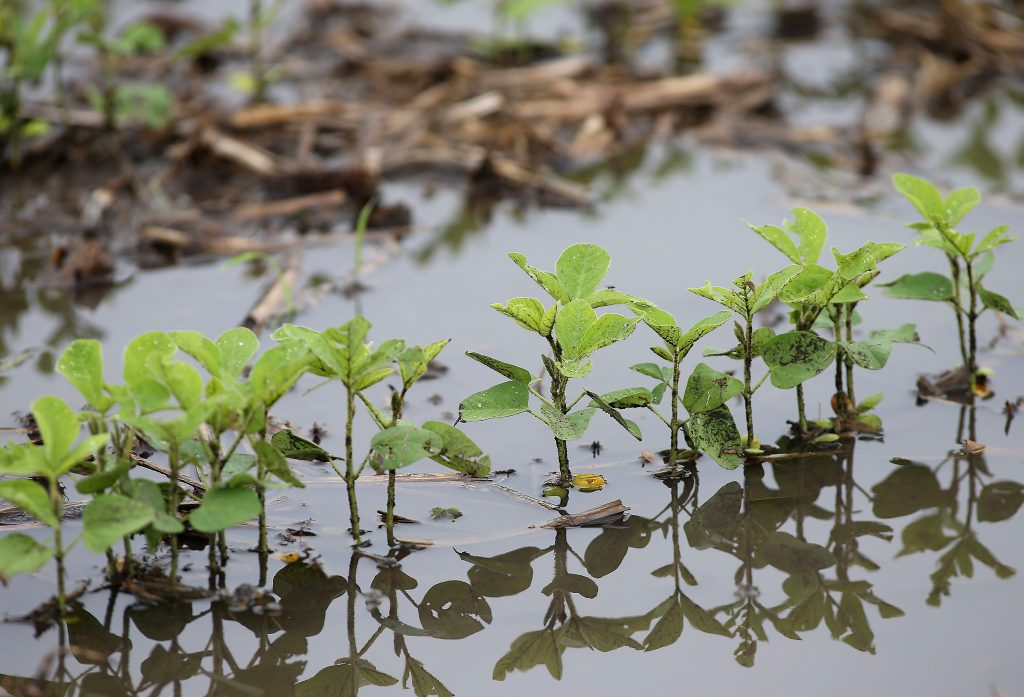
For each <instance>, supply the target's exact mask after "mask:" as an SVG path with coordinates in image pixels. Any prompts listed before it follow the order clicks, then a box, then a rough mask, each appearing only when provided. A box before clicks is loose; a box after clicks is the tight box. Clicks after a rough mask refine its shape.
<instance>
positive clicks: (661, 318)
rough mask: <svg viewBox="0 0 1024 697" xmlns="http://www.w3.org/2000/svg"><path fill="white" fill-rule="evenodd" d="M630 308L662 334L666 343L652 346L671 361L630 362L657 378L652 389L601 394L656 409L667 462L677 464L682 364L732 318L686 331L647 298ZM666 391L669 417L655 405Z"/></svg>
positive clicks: (619, 404) (613, 401) (717, 317)
mask: <svg viewBox="0 0 1024 697" xmlns="http://www.w3.org/2000/svg"><path fill="white" fill-rule="evenodd" d="M630 308H631V309H632V310H633V311H634V312H635V313H637V314H638V315H639V316H640V317H641V318H642V319H643V322H644V324H646V325H647V326H648V327H650V328H651V329H652V330H653V331H654V333H655V334H657V335H658V336H659V337H660V338H661V340H662V342H663V343H664V346H652V347H651V351H653V352H654V354H655V355H656V356H658V357H659V358H661V359H663V360H665V361H668V363H669V365H668V366H661V365H658V364H657V363H638V364H636V365H634V366H630V367H631V369H632V370H635V371H636V372H638V373H641V374H642V375H646V376H648V377H651V378H654V379H655V380H657V381H658V384H657V386H655V387H654V389H652V390H648V389H647V388H644V387H632V388H627V389H623V390H616V391H615V392H609V393H607V394H603V395H601V398H602V399H603V400H604V401H605V402H607V403H608V404H609V405H610V406H612V407H614V408H616V409H626V408H631V407H633V408H635V407H644V408H647V409H649V410H650V411H652V412H654V414H655V415H656V416H657V417H658V418H659V419H661V420H662V422H664V423H665V425H666V426H668V429H669V450H668V464H669V467H672V468H675V466H676V464H677V463H678V461H679V431H680V430H681V429H682V428H683V423H684V422H683V420H682V419H680V418H679V405H680V404H681V403H683V398H682V396H681V394H680V391H679V381H680V376H681V372H680V366H681V364H682V362H683V360H684V359H685V358H686V356H687V355H688V354H689V353H690V350H691V349H692V348H693V345H694V344H695V343H696V342H697V341H698V340H699V339H701V338H702V337H703V336H704V335H706V334H708V333H709V332H712V331H714V330H715V329H717V328H718V327H720V326H722V325H723V324H725V322H726V321H728V319H729V313H728V312H724V311H723V312H719V313H716V314H714V315H711V316H710V317H705V318H704V319H702V320H700V321H699V322H697V323H695V324H694V325H693V326H692V327H690V328H689V329H688V330H686V331H685V332H684V331H683V330H682V329H681V328H680V327H679V324H678V322H676V319H675V317H673V316H672V315H671V314H670V313H668V312H666V311H665V310H662V309H661V308H659V307H655V306H654V305H652V304H650V303H647V302H633V303H630ZM666 391H667V392H668V393H669V395H670V401H669V407H670V417H669V418H665V416H663V415H662V414H661V412H659V411H658V410H657V409H656V408H655V406H654V405H656V404H660V403H661V400H662V398H663V396H664V395H665V392H666Z"/></svg>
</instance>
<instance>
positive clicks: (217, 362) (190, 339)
mask: <svg viewBox="0 0 1024 697" xmlns="http://www.w3.org/2000/svg"><path fill="white" fill-rule="evenodd" d="M169 336H170V337H171V339H173V340H174V343H175V344H176V345H177V347H178V348H179V349H181V350H182V351H184V352H185V353H187V354H188V355H189V356H192V358H194V359H196V361H198V362H199V365H201V366H203V368H205V369H206V372H207V373H209V374H210V375H212V376H214V377H220V375H221V372H222V371H223V357H222V355H221V351H220V347H218V346H217V344H215V343H213V342H212V341H210V340H209V339H207V338H206V337H205V336H203V335H202V334H200V333H199V332H192V331H187V332H170V333H169Z"/></svg>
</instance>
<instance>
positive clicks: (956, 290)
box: [946, 256, 973, 377]
mask: <svg viewBox="0 0 1024 697" xmlns="http://www.w3.org/2000/svg"><path fill="white" fill-rule="evenodd" d="M946 258H947V259H948V260H949V268H950V272H951V274H952V276H953V302H954V304H955V305H956V329H957V338H958V339H959V340H960V357H961V358H962V359H963V365H964V367H967V366H968V364H969V363H970V360H969V358H968V353H967V341H966V339H965V338H964V318H963V315H962V313H963V302H962V296H961V295H960V262H959V261H958V260H957V259H956V258H955V257H952V256H947V257H946ZM972 377H973V376H972Z"/></svg>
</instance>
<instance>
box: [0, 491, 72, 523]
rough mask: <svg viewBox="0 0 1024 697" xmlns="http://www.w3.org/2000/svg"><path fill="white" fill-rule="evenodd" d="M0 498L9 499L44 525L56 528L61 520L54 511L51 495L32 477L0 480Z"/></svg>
mask: <svg viewBox="0 0 1024 697" xmlns="http://www.w3.org/2000/svg"><path fill="white" fill-rule="evenodd" d="M0 498H5V499H7V501H8V502H9V503H11V504H13V505H15V506H17V507H18V508H20V509H21V510H23V511H25V512H26V513H28V514H29V515H30V516H32V517H33V518H35V519H36V520H38V521H39V522H40V523H42V524H43V525H47V526H49V527H51V528H56V527H57V526H59V525H60V520H59V519H58V517H57V515H56V514H55V513H54V512H53V506H52V504H51V503H50V497H49V496H48V495H47V493H46V489H44V488H43V487H42V486H41V485H40V484H37V483H36V482H34V481H33V480H31V479H8V480H6V481H2V482H0Z"/></svg>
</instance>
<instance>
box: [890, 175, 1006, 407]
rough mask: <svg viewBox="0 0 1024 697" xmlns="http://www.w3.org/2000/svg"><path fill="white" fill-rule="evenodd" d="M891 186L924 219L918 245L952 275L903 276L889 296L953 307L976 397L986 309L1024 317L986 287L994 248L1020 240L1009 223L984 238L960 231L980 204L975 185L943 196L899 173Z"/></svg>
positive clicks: (913, 225) (918, 226) (919, 227)
mask: <svg viewBox="0 0 1024 697" xmlns="http://www.w3.org/2000/svg"><path fill="white" fill-rule="evenodd" d="M893 184H894V185H895V187H896V189H897V190H898V191H899V192H900V193H901V194H903V196H904V198H906V199H907V200H908V201H910V203H911V204H913V206H914V208H916V209H917V211H918V213H920V214H921V216H922V218H923V220H921V221H919V222H915V223H910V224H909V227H911V228H913V229H914V230H917V232H918V235H919V237H918V239H917V240H915V244H918V245H925V246H928V247H932V248H934V249H938V250H939V251H940V252H942V253H943V255H945V257H946V261H947V262H948V264H949V274H950V275H949V276H944V275H942V274H939V273H935V272H932V271H925V272H922V273H917V274H909V275H905V276H901V277H900V278H898V279H896V280H895V281H893V282H892V283H888V284H886V291H885V292H886V294H887V295H889V296H890V297H894V298H903V299H906V300H929V301H933V302H944V303H948V304H949V305H950V306H951V307H952V308H953V311H954V312H955V313H956V325H957V338H958V339H959V344H960V356H961V359H962V360H963V366H964V368H965V370H966V371H967V378H968V387H969V394H970V398H971V399H973V396H974V393H975V388H976V383H977V378H978V329H977V324H978V319H979V318H980V317H981V315H982V314H983V313H984V312H985V311H986V310H992V311H993V312H999V313H1002V314H1003V315H1005V316H1008V317H1012V318H1014V319H1017V320H1021V319H1024V310H1022V309H1021V308H1019V307H1015V306H1014V305H1013V303H1012V302H1011V301H1010V300H1009V299H1008V298H1006V297H1005V296H1003V295H1000V294H999V293H996V292H994V291H991V290H989V289H988V288H986V287H985V285H984V282H983V281H984V279H985V276H986V275H987V274H988V272H989V271H990V270H991V269H992V266H993V264H994V263H995V252H996V250H997V249H999V248H1000V247H1002V246H1003V245H1004V244H1008V243H1010V242H1012V241H1014V240H1015V239H1016V238H1015V237H1011V236H1010V235H1009V228H1008V227H1007V226H1005V225H1000V226H998V227H995V228H993V229H992V230H990V231H989V232H988V233H986V234H985V235H984V236H982V237H980V238H978V237H977V236H976V235H975V234H974V233H963V232H960V231H959V230H957V226H959V225H960V223H961V221H962V220H963V219H964V217H965V216H966V215H967V214H968V213H969V212H970V211H971V210H972V209H973V208H974V207H975V206H977V205H978V204H979V203H981V194H980V193H979V192H978V190H977V189H975V188H973V187H971V188H964V189H957V190H956V191H953V192H951V193H950V194H949V195H948V196H945V197H943V195H942V193H941V192H940V191H939V190H938V189H937V188H935V186H934V185H932V184H930V183H929V182H927V181H925V180H924V179H919V178H918V177H914V176H911V175H909V174H899V173H898V174H894V175H893ZM965 321H966V327H965Z"/></svg>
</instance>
